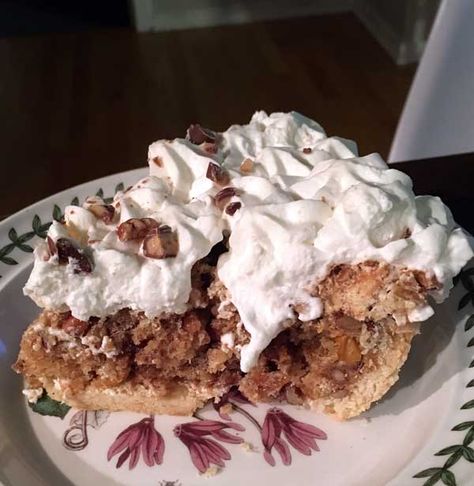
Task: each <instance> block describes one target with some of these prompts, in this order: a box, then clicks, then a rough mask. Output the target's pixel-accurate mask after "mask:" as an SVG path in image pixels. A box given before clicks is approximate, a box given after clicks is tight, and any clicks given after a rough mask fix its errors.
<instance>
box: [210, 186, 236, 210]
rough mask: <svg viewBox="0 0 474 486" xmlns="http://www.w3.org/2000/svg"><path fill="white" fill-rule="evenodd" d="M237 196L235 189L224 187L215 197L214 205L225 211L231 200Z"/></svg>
mask: <svg viewBox="0 0 474 486" xmlns="http://www.w3.org/2000/svg"><path fill="white" fill-rule="evenodd" d="M236 195H237V191H236V190H235V188H234V187H224V189H221V190H220V191H219V192H218V193H217V194H216V195H215V196H214V204H215V205H216V206H217V207H218V208H219V209H220V210H223V209H224V208H225V206H226V204H227V203H228V202H229V201H230V199H231V198H232V197H234V196H236Z"/></svg>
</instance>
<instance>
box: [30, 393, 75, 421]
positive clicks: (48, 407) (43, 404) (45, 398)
mask: <svg viewBox="0 0 474 486" xmlns="http://www.w3.org/2000/svg"><path fill="white" fill-rule="evenodd" d="M28 405H29V406H30V408H31V410H33V412H36V413H39V414H40V415H49V416H52V417H59V418H60V419H63V418H64V417H65V416H66V414H67V413H68V412H69V410H70V408H71V407H70V406H69V405H66V404H65V403H62V402H58V401H56V400H53V399H52V398H51V397H50V396H49V395H48V394H47V393H46V392H45V391H44V392H43V395H41V397H40V398H39V399H38V401H37V402H36V403H28Z"/></svg>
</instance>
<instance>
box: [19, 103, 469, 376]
mask: <svg viewBox="0 0 474 486" xmlns="http://www.w3.org/2000/svg"><path fill="white" fill-rule="evenodd" d="M190 138H191V140H189V139H175V140H172V141H166V140H161V141H158V142H155V143H153V144H152V145H151V146H150V147H149V153H148V157H149V165H150V176H149V177H147V178H145V179H143V180H142V181H139V182H138V183H137V184H135V186H133V187H132V188H131V189H130V190H128V191H126V192H124V193H119V194H117V195H116V196H115V198H114V203H113V204H114V206H115V212H116V214H118V217H117V218H116V220H115V221H114V222H113V223H111V222H109V223H104V221H102V220H100V219H98V218H96V216H94V215H93V214H92V213H91V212H90V211H89V210H88V207H90V204H91V202H89V203H86V204H85V206H84V207H83V208H79V207H75V206H70V207H68V208H66V212H65V224H64V225H63V224H60V223H54V224H53V225H52V226H51V228H50V230H49V237H50V238H51V239H52V240H53V241H57V239H58V238H69V239H73V240H74V241H75V242H76V243H77V244H78V245H80V246H81V247H83V248H85V247H87V250H86V251H88V252H90V253H91V256H92V259H93V262H94V267H93V270H92V272H91V273H88V274H85V275H84V274H82V273H74V266H72V265H58V262H57V259H55V258H54V257H53V258H50V259H49V260H46V259H45V258H44V252H45V247H44V245H42V246H41V245H40V247H39V248H38V249H37V250H36V252H35V266H34V269H33V272H32V274H31V276H30V279H29V280H28V282H27V284H26V286H25V293H26V294H27V295H30V296H31V297H32V298H33V299H34V300H35V302H37V303H38V304H39V305H40V306H43V307H46V308H52V309H55V308H56V309H71V311H72V314H73V315H74V316H75V317H77V318H79V319H87V318H88V317H90V316H104V315H107V314H110V313H112V312H115V311H117V310H119V309H120V308H123V307H130V308H132V309H139V310H143V311H144V312H145V313H146V314H147V315H148V316H150V317H152V316H155V315H158V314H161V313H162V312H175V313H182V312H185V311H186V309H187V302H188V298H189V293H190V290H191V278H190V272H191V267H192V266H193V264H194V263H195V262H196V261H198V260H199V259H200V258H202V257H204V256H205V255H206V254H207V253H209V251H210V250H211V248H212V246H213V245H215V244H216V243H217V242H219V241H220V240H221V239H222V237H223V236H222V235H223V232H224V231H226V232H230V238H229V251H228V252H227V253H225V254H223V255H221V257H220V259H219V262H218V276H219V278H220V279H221V281H222V282H223V283H224V285H225V286H226V287H227V289H228V290H229V292H230V295H231V301H232V303H233V304H234V305H235V306H236V308H237V310H238V311H239V314H240V317H241V320H242V323H243V325H244V327H245V328H246V330H247V331H248V332H249V334H250V336H251V339H250V342H249V344H247V345H246V346H243V347H242V349H241V368H242V370H243V371H248V370H250V368H251V367H252V366H253V365H254V364H255V362H256V360H257V358H258V356H259V354H260V353H261V352H262V351H263V349H265V347H266V346H267V345H268V344H269V343H270V341H271V340H272V339H273V338H274V337H275V336H276V335H278V334H279V333H280V332H281V331H282V330H283V329H284V328H285V326H286V325H288V322H290V320H293V319H294V318H295V317H296V313H295V312H296V311H295V309H298V318H299V319H300V320H311V319H316V318H318V317H319V316H321V314H322V312H323V306H322V303H321V302H320V300H319V299H318V297H317V296H314V295H312V294H311V290H310V289H311V288H314V285H315V283H317V282H318V280H320V279H322V278H324V277H325V275H326V274H327V272H328V271H329V269H330V268H331V266H332V265H334V264H339V263H358V262H362V261H364V260H379V261H385V262H388V263H391V264H394V265H398V266H402V267H408V268H412V269H416V270H422V271H425V272H427V273H428V274H430V275H433V276H435V277H436V278H437V280H438V281H439V283H440V284H441V289H440V290H439V291H436V292H433V297H434V298H435V299H436V300H438V301H441V300H443V299H444V298H446V296H447V295H448V293H449V289H450V288H451V287H452V278H453V276H454V275H456V274H457V273H458V272H459V271H460V269H461V268H462V266H463V265H464V264H465V263H466V262H467V261H468V260H469V259H470V258H471V257H472V255H473V252H472V249H471V243H470V240H469V237H468V236H467V235H466V234H465V233H464V231H463V230H462V229H460V228H459V227H457V226H456V225H455V223H454V221H453V218H452V215H451V213H450V211H449V209H448V208H446V206H444V205H443V203H442V202H441V201H440V199H439V198H437V197H430V196H419V197H415V195H414V194H413V190H412V183H411V180H410V178H409V177H408V176H407V175H405V174H403V173H402V172H400V171H398V170H394V169H390V168H389V167H388V166H387V165H386V164H385V162H384V161H383V160H382V159H381V158H380V157H379V156H378V155H377V154H371V155H368V156H365V157H359V156H358V154H357V148H356V145H355V144H354V143H353V142H351V141H349V140H345V139H342V138H338V137H327V136H326V134H325V132H324V130H323V129H322V128H321V126H320V125H318V124H317V123H316V122H314V121H312V120H310V119H308V118H306V117H304V116H302V115H300V114H298V113H294V112H291V113H273V114H271V115H267V114H266V113H265V112H257V113H255V115H254V116H253V117H252V119H251V121H250V123H249V124H247V125H242V126H241V125H233V126H231V127H230V128H229V129H228V130H227V131H225V132H223V133H221V134H216V135H212V134H209V132H206V134H205V136H204V137H201V138H202V140H201V139H200V140H198V141H196V140H193V139H192V138H193V137H190ZM193 142H197V143H193ZM210 163H211V164H215V165H216V166H217V167H218V168H219V167H220V168H221V169H219V170H223V171H224V172H225V174H226V178H225V180H224V184H222V182H223V181H219V180H217V179H216V178H215V177H213V176H212V174H209V164H210ZM224 186H225V187H232V188H233V190H231V191H230V192H229V194H227V196H226V198H225V201H224V204H223V207H221V208H217V207H216V204H215V202H214V199H213V198H215V200H216V201H217V200H218V199H219V197H220V195H221V194H222V193H220V191H221V190H222V188H223V187H224ZM93 202H94V201H92V203H93ZM230 208H232V210H230ZM222 209H224V210H222ZM144 217H147V218H153V219H155V220H157V221H159V222H160V223H163V224H166V225H168V226H170V227H171V228H172V230H173V231H176V233H177V235H178V239H179V252H178V253H177V255H176V257H174V258H166V259H153V258H148V257H147V256H145V254H144V252H143V248H142V247H141V246H140V245H138V246H137V244H136V243H133V244H131V243H130V242H125V243H124V242H122V241H120V240H119V238H118V236H117V231H116V230H117V226H118V225H119V224H120V223H123V222H124V221H127V220H128V219H130V218H144ZM431 313H432V310H431V308H430V307H429V306H423V307H420V308H418V309H415V310H414V311H412V312H411V314H410V316H409V318H410V319H411V320H413V321H421V320H425V319H427V318H428V317H429V316H430V315H431Z"/></svg>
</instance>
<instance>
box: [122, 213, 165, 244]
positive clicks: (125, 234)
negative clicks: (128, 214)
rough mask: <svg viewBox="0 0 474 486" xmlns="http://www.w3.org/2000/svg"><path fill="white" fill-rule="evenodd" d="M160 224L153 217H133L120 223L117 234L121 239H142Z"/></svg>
mask: <svg viewBox="0 0 474 486" xmlns="http://www.w3.org/2000/svg"><path fill="white" fill-rule="evenodd" d="M158 226H159V224H158V221H156V220H154V219H153V218H131V219H128V220H127V221H124V222H123V223H121V224H119V225H118V227H117V236H118V238H119V240H120V241H130V240H142V239H143V238H145V236H146V235H147V234H148V233H150V231H152V230H154V229H156V228H158Z"/></svg>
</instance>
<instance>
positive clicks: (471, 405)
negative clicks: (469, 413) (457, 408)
mask: <svg viewBox="0 0 474 486" xmlns="http://www.w3.org/2000/svg"><path fill="white" fill-rule="evenodd" d="M470 408H474V400H469V401H468V402H466V403H465V404H464V405H463V406H462V407H461V410H468V409H470Z"/></svg>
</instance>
